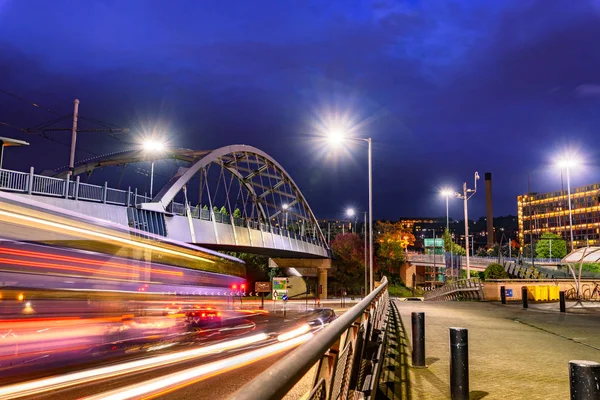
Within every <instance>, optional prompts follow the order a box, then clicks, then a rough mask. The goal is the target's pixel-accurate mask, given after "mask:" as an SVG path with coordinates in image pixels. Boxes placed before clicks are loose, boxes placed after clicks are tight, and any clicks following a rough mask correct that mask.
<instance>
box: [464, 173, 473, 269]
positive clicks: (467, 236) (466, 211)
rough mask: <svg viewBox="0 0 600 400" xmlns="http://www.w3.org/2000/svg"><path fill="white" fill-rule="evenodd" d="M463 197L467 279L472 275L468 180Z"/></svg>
mask: <svg viewBox="0 0 600 400" xmlns="http://www.w3.org/2000/svg"><path fill="white" fill-rule="evenodd" d="M463 198H464V209H465V250H466V253H467V279H469V278H470V277H471V261H470V260H469V209H468V207H467V200H468V198H467V182H465V183H463Z"/></svg>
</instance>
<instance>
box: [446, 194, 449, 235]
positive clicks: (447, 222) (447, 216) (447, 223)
mask: <svg viewBox="0 0 600 400" xmlns="http://www.w3.org/2000/svg"><path fill="white" fill-rule="evenodd" d="M446 230H447V231H448V233H450V217H449V214H448V195H446Z"/></svg>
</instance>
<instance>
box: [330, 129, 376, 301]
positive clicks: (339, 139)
mask: <svg viewBox="0 0 600 400" xmlns="http://www.w3.org/2000/svg"><path fill="white" fill-rule="evenodd" d="M345 140H354V141H360V142H366V143H367V144H368V145H369V232H370V233H369V293H371V292H372V291H373V158H372V153H373V152H372V141H371V138H368V139H365V138H347V137H344V134H343V132H340V131H334V132H330V134H329V141H330V142H331V143H332V144H334V145H341V144H342V143H343V142H344V141H345Z"/></svg>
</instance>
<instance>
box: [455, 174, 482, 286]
mask: <svg viewBox="0 0 600 400" xmlns="http://www.w3.org/2000/svg"><path fill="white" fill-rule="evenodd" d="M478 179H479V173H478V172H477V171H475V188H474V189H467V182H464V183H463V192H462V194H461V193H455V195H456V197H458V198H459V199H462V200H463V201H464V209H465V250H466V251H467V279H471V264H470V261H469V208H468V206H467V202H468V201H469V199H470V198H471V197H473V195H475V193H476V192H477V180H478ZM473 240H475V238H473Z"/></svg>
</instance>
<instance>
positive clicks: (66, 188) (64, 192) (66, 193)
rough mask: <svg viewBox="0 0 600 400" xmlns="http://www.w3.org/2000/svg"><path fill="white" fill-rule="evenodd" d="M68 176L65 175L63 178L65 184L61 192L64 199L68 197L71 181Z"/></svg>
mask: <svg viewBox="0 0 600 400" xmlns="http://www.w3.org/2000/svg"><path fill="white" fill-rule="evenodd" d="M69 178H70V175H67V177H66V178H65V186H64V188H63V194H64V195H65V199H68V198H69V182H70V181H71V180H70V179H69Z"/></svg>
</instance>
